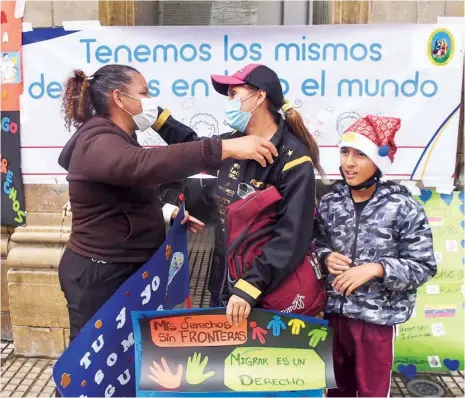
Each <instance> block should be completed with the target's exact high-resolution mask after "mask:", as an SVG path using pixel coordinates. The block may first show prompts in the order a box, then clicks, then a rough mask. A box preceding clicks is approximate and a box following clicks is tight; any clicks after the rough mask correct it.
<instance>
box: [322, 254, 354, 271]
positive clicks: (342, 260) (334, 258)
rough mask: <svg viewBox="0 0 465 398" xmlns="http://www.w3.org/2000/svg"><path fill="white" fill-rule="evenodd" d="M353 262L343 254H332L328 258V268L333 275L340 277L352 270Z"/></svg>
mask: <svg viewBox="0 0 465 398" xmlns="http://www.w3.org/2000/svg"><path fill="white" fill-rule="evenodd" d="M351 263H352V260H351V259H350V258H349V257H346V256H344V255H342V254H339V253H336V252H332V253H331V254H330V255H329V256H328V257H326V267H327V268H328V271H329V273H330V274H332V275H340V274H342V273H343V272H345V271H347V270H348V269H349V268H350V264H351Z"/></svg>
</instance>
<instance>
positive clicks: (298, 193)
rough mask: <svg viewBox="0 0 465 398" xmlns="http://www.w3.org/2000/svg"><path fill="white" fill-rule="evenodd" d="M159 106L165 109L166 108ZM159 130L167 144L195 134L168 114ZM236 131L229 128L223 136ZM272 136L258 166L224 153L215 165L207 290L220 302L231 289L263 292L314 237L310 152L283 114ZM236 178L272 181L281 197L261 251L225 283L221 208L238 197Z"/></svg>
mask: <svg viewBox="0 0 465 398" xmlns="http://www.w3.org/2000/svg"><path fill="white" fill-rule="evenodd" d="M164 112H165V114H167V111H166V110H165V111H164ZM158 133H159V134H160V135H161V136H162V138H163V139H164V140H165V141H166V142H167V143H168V144H172V143H179V142H187V141H193V140H198V139H199V138H198V137H197V135H196V134H195V132H194V131H193V130H192V129H190V128H189V127H187V126H185V125H183V124H182V123H180V122H178V121H176V120H175V119H174V118H172V117H171V116H169V117H168V118H167V120H166V122H165V123H164V125H163V127H162V128H161V129H160V130H158ZM241 135H242V134H241V133H230V134H227V135H225V136H222V138H223V139H228V138H232V137H234V138H235V137H240V136H241ZM271 142H272V143H273V144H274V145H275V146H276V148H277V149H278V152H279V156H278V157H277V158H276V159H275V161H274V163H273V164H271V165H268V166H267V167H265V168H263V167H262V166H260V164H259V163H257V162H256V161H252V160H244V161H237V160H234V159H227V160H225V161H223V163H222V165H221V168H220V169H219V171H218V181H217V183H218V184H217V187H216V192H215V196H216V203H217V211H218V216H219V223H218V225H217V227H216V231H215V249H214V254H213V263H212V267H211V272H210V281H209V290H210V292H211V293H212V295H214V296H215V297H216V298H219V299H221V300H222V301H223V302H225V301H227V299H228V298H229V296H230V295H231V294H236V295H238V296H240V297H242V298H244V299H245V300H247V301H248V302H249V303H251V304H252V305H255V304H256V303H257V301H258V300H259V299H260V297H262V295H263V294H266V293H267V292H269V291H272V290H273V289H275V288H276V287H277V286H278V285H279V284H280V283H281V282H282V281H283V280H284V279H285V278H286V276H288V275H289V274H290V273H291V272H292V271H293V270H295V269H296V267H297V266H298V265H299V264H300V263H301V262H302V260H303V259H304V257H305V255H306V254H307V252H308V249H309V245H310V242H311V240H312V237H313V216H314V210H315V175H314V170H313V164H312V161H311V158H310V153H309V151H308V149H307V147H306V146H305V145H304V144H303V143H302V142H301V141H300V140H299V139H298V138H297V137H296V136H295V135H294V134H292V132H291V131H290V129H289V127H288V126H287V124H286V122H285V121H284V119H281V120H280V121H279V128H278V131H277V132H276V134H275V135H274V136H273V138H272V140H271ZM210 172H212V171H210ZM213 173H215V174H216V172H215V171H213ZM241 182H244V183H247V184H248V185H251V186H253V187H254V188H255V189H256V190H261V189H265V188H266V187H267V186H270V185H273V186H275V187H276V188H277V189H278V191H279V193H280V194H281V196H282V198H283V199H282V200H281V201H279V202H278V204H277V207H276V223H275V225H274V228H273V230H272V231H271V232H270V233H271V239H270V240H269V241H268V243H267V244H266V245H264V246H263V253H262V254H261V255H260V256H258V257H256V258H255V260H254V262H253V264H252V266H251V268H250V269H249V270H247V272H246V273H245V274H244V275H243V277H242V279H240V280H239V281H236V283H235V284H234V286H230V287H228V283H227V280H228V275H227V269H226V259H225V253H226V250H227V247H226V242H225V228H224V225H225V219H226V217H225V209H226V207H227V206H229V205H231V204H232V203H234V202H236V201H237V200H238V199H240V198H239V197H238V195H237V188H238V185H239V183H241Z"/></svg>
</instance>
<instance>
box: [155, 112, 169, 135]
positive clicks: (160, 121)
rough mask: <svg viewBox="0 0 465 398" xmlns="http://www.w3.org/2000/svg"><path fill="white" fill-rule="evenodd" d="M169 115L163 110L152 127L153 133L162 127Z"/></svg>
mask: <svg viewBox="0 0 465 398" xmlns="http://www.w3.org/2000/svg"><path fill="white" fill-rule="evenodd" d="M170 115H171V113H170V111H169V110H168V109H164V110H163V112H162V113H160V116H158V118H157V121H156V122H155V123H154V125H153V129H154V130H155V131H158V130H160V129H161V128H162V127H163V125H164V124H165V123H166V121H167V120H168V118H169V117H170Z"/></svg>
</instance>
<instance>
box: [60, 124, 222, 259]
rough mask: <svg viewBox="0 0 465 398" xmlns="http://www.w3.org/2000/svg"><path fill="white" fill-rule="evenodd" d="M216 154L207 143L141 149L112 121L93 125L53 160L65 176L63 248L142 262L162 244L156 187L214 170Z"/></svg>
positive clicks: (215, 146) (217, 148)
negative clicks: (68, 218) (67, 217)
mask: <svg viewBox="0 0 465 398" xmlns="http://www.w3.org/2000/svg"><path fill="white" fill-rule="evenodd" d="M161 116H162V115H160V117H161ZM159 119H160V118H159ZM163 122H164V120H163V119H161V120H159V121H157V123H158V124H159V125H160V126H161V125H162V124H163ZM221 148H222V145H221V141H220V140H218V139H207V140H202V141H199V142H192V143H188V144H179V145H171V146H167V147H161V148H150V149H144V148H142V147H141V146H140V145H139V144H138V143H137V140H136V138H135V136H130V135H128V134H127V133H125V132H124V131H123V130H121V129H120V128H119V127H118V126H116V125H115V124H114V123H113V122H111V121H110V120H108V119H106V118H103V117H99V116H95V117H92V118H91V119H90V120H89V121H87V122H86V123H84V124H83V125H82V126H81V127H80V128H79V129H78V130H77V131H76V133H75V134H74V135H73V137H72V138H71V139H70V140H69V142H68V143H67V144H66V146H65V148H64V149H63V151H62V152H61V154H60V157H59V159H58V163H59V164H60V166H62V167H63V168H64V169H65V170H67V171H68V176H67V180H68V182H69V195H70V202H71V209H72V216H73V220H72V232H71V236H70V238H69V242H68V247H69V248H70V249H71V250H72V251H74V252H76V253H77V254H80V255H82V256H85V257H93V258H95V259H98V260H103V261H107V262H114V263H144V262H146V261H147V260H148V259H149V258H150V257H151V256H152V255H153V253H154V252H155V251H156V250H157V249H158V247H159V246H160V245H161V244H162V243H163V241H164V240H165V221H164V218H163V214H162V207H161V202H160V199H159V197H158V193H159V189H158V184H162V183H166V182H171V181H176V180H180V179H182V178H186V177H188V176H189V175H191V174H194V173H199V172H201V171H202V170H205V169H206V168H211V167H219V166H220V164H221V152H222V150H221Z"/></svg>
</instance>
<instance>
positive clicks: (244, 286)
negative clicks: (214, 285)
mask: <svg viewBox="0 0 465 398" xmlns="http://www.w3.org/2000/svg"><path fill="white" fill-rule="evenodd" d="M234 287H236V288H238V289H239V290H242V291H243V292H244V293H247V294H248V295H249V296H250V297H252V298H253V299H257V297H258V296H260V294H262V292H261V291H260V290H259V289H257V288H256V287H255V286H254V285H251V284H250V283H249V282H247V281H245V280H244V279H239V280H238V281H237V283H236V284H235V285H234Z"/></svg>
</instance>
